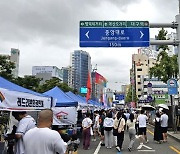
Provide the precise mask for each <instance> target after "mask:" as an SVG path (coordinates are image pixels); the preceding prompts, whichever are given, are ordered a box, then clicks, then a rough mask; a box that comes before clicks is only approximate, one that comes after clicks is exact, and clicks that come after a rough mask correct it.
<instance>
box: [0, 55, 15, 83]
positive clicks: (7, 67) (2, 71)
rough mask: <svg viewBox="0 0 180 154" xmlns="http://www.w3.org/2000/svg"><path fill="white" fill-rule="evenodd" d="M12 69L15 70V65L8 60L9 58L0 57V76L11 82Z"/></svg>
mask: <svg viewBox="0 0 180 154" xmlns="http://www.w3.org/2000/svg"><path fill="white" fill-rule="evenodd" d="M13 69H15V64H14V63H13V62H11V61H10V60H9V57H8V56H3V55H0V76H1V77H3V78H5V79H7V80H12V78H13V75H12V71H13Z"/></svg>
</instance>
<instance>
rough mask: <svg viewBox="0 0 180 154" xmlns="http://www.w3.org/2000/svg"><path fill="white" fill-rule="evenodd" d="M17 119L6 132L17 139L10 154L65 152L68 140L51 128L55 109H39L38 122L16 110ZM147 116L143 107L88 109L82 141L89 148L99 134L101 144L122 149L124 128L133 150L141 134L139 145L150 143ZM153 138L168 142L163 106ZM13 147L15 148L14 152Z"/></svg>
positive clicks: (166, 120) (157, 114) (158, 115)
mask: <svg viewBox="0 0 180 154" xmlns="http://www.w3.org/2000/svg"><path fill="white" fill-rule="evenodd" d="M12 115H13V116H14V118H15V119H17V120H18V121H19V122H18V125H17V128H15V129H14V130H13V132H14V133H12V134H11V135H8V136H6V140H12V139H14V140H15V141H16V142H15V149H14V148H13V147H12V148H11V146H9V149H8V150H9V151H8V153H9V154H34V153H36V154H42V153H43V154H51V153H52V154H54V153H58V154H65V153H66V152H67V146H68V144H67V141H65V140H64V139H63V136H61V135H60V134H59V132H58V131H56V130H52V129H51V126H52V123H53V111H52V110H51V109H44V110H42V111H41V112H39V115H38V120H37V124H36V121H35V120H34V118H33V117H31V116H30V115H28V114H27V113H26V112H25V111H21V112H13V113H12ZM147 121H148V116H147V115H146V113H145V112H144V110H141V111H140V113H139V112H136V111H131V112H130V110H114V109H113V110H107V111H105V110H101V111H94V113H93V116H92V115H91V114H90V112H87V113H86V116H85V118H84V119H83V120H82V131H83V136H82V144H83V149H84V150H88V149H89V148H90V143H91V140H92V141H96V140H97V139H99V138H100V140H101V146H105V147H106V148H107V149H111V148H113V147H116V149H117V150H118V151H119V152H120V151H121V150H122V148H123V141H124V136H125V135H124V134H125V133H124V132H125V131H128V133H129V139H130V142H129V145H128V147H127V149H128V150H129V151H132V150H133V149H135V148H134V142H135V140H136V138H138V140H139V143H140V145H143V144H145V143H148V139H147V135H146V132H147ZM154 125H155V127H154V141H155V142H157V143H162V142H167V128H168V115H167V114H166V112H165V110H163V109H160V110H159V111H158V112H157V113H156V117H155V119H154ZM91 136H92V137H91ZM13 151H14V152H13Z"/></svg>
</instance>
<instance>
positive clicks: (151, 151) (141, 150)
mask: <svg viewBox="0 0 180 154" xmlns="http://www.w3.org/2000/svg"><path fill="white" fill-rule="evenodd" d="M138 152H155V150H138Z"/></svg>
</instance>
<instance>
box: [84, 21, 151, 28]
mask: <svg viewBox="0 0 180 154" xmlns="http://www.w3.org/2000/svg"><path fill="white" fill-rule="evenodd" d="M80 27H114V28H115V27H116V28H120V27H129V28H130V27H149V22H148V21H80Z"/></svg>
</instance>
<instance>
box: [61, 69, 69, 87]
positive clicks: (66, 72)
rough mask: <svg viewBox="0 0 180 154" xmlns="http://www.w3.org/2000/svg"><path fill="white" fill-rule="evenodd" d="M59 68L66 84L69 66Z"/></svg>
mask: <svg viewBox="0 0 180 154" xmlns="http://www.w3.org/2000/svg"><path fill="white" fill-rule="evenodd" d="M61 70H62V73H63V83H67V84H68V78H69V67H62V68H61Z"/></svg>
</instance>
